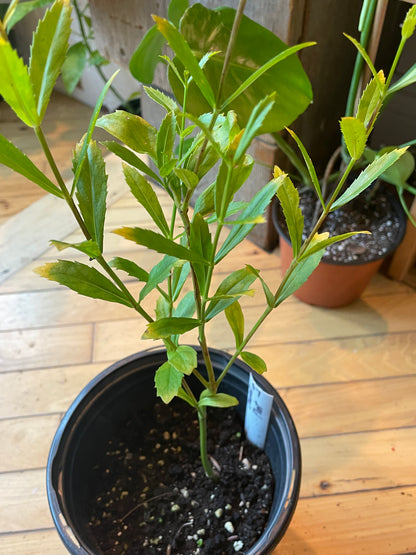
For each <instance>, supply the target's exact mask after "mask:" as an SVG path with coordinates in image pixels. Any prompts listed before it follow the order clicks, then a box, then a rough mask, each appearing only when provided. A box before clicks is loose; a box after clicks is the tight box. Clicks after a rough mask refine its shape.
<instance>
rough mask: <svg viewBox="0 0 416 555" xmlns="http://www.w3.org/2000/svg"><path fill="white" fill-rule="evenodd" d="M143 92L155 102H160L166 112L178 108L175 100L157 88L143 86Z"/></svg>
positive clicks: (174, 110)
mask: <svg viewBox="0 0 416 555" xmlns="http://www.w3.org/2000/svg"><path fill="white" fill-rule="evenodd" d="M143 88H144V91H145V93H146V94H147V96H148V97H149V98H151V99H152V100H153V101H154V102H157V104H160V106H162V107H163V108H164V109H165V110H166V111H167V112H176V111H177V110H179V106H178V105H177V104H176V102H175V101H174V100H173V98H171V97H170V96H168V95H167V94H165V93H163V92H162V91H160V90H159V89H154V88H153V87H143Z"/></svg>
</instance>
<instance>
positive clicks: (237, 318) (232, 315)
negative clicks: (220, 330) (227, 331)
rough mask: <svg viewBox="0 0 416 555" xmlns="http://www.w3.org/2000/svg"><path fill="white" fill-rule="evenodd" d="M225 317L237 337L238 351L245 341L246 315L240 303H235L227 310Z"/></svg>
mask: <svg viewBox="0 0 416 555" xmlns="http://www.w3.org/2000/svg"><path fill="white" fill-rule="evenodd" d="M225 316H226V318H227V321H228V323H229V325H230V328H231V330H232V332H233V334H234V337H235V346H236V348H237V349H238V348H239V347H240V345H241V343H242V342H243V339H244V314H243V311H242V309H241V306H240V303H239V302H238V301H235V302H233V303H232V304H230V306H227V308H226V309H225Z"/></svg>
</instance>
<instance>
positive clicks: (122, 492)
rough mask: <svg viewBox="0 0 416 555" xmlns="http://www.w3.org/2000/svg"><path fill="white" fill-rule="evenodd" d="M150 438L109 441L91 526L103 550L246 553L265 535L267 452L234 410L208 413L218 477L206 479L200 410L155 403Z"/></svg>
mask: <svg viewBox="0 0 416 555" xmlns="http://www.w3.org/2000/svg"><path fill="white" fill-rule="evenodd" d="M153 418H154V420H153V424H152V426H151V429H150V433H149V436H148V439H147V440H146V443H145V444H144V445H143V446H142V447H141V448H140V449H139V448H138V446H137V444H136V443H137V442H136V441H135V434H134V429H133V426H131V428H132V437H130V436H129V434H128V433H127V432H128V430H129V426H128V425H127V426H126V434H125V437H123V438H122V439H123V440H122V441H120V440H117V441H114V440H113V441H110V442H109V446H108V451H107V453H106V456H105V458H104V460H102V461H101V462H100V464H99V465H97V467H95V468H94V471H95V475H96V476H97V480H99V481H100V483H101V484H102V487H103V490H102V492H101V493H98V495H97V499H96V505H95V507H94V512H93V513H92V514H91V517H90V530H91V531H92V533H93V534H94V536H95V537H96V538H97V541H98V542H99V544H100V547H101V550H102V553H103V554H110V553H111V554H119V555H122V554H125V555H136V554H146V555H151V554H155V553H163V554H166V555H179V554H182V555H190V554H201V555H203V554H205V555H208V554H209V555H214V554H215V555H221V554H235V553H246V551H247V550H248V548H249V547H250V546H251V545H253V544H254V543H255V541H256V540H257V539H258V537H259V536H260V535H261V533H262V531H263V529H264V527H265V525H266V522H267V520H268V514H269V511H270V506H271V502H272V497H273V488H274V484H273V476H272V472H271V469H270V465H269V461H268V458H267V456H266V455H265V453H264V452H263V451H262V450H259V449H257V448H256V447H254V446H253V445H251V444H250V443H249V442H248V441H246V440H245V438H244V431H243V423H242V421H241V419H240V417H239V416H238V414H237V412H236V411H235V410H234V409H212V410H211V411H210V412H209V414H208V418H209V420H208V426H209V437H210V439H209V453H212V455H213V458H214V460H215V465H218V468H220V473H219V479H218V480H216V481H214V480H210V479H208V478H206V477H205V474H204V471H203V469H202V466H201V463H200V459H199V436H198V429H197V420H196V415H195V411H194V410H192V409H191V408H190V407H189V406H188V405H187V404H186V403H183V402H181V401H179V402H178V403H175V402H173V403H171V404H170V405H164V404H157V405H156V408H155V414H154V417H153Z"/></svg>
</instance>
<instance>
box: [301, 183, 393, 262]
mask: <svg viewBox="0 0 416 555" xmlns="http://www.w3.org/2000/svg"><path fill="white" fill-rule="evenodd" d="M315 199H316V196H315V194H314V192H313V191H310V190H307V191H305V192H302V194H301V200H300V206H301V210H302V213H303V216H304V219H305V229H304V236H303V239H305V238H306V237H307V235H308V234H309V232H310V231H311V227H312V218H313V213H314V210H315ZM392 203H393V197H392V195H391V194H388V193H387V192H386V191H385V190H380V189H378V190H377V193H376V194H371V191H370V192H369V194H367V195H360V196H359V197H357V198H356V199H354V200H353V201H352V202H350V203H348V204H347V205H345V206H342V207H341V208H339V209H338V210H336V211H335V212H332V213H330V214H329V216H328V218H327V219H326V222H325V223H324V225H323V226H322V227H321V229H320V232H321V233H322V232H324V231H329V234H330V236H334V235H340V234H342V233H348V232H350V231H370V232H371V235H363V234H360V235H355V236H353V237H350V238H349V239H346V240H345V241H341V242H339V243H335V244H333V245H331V246H330V247H328V248H327V249H326V250H325V253H324V256H323V257H322V260H323V261H324V262H329V263H335V264H337V263H342V264H357V263H362V262H369V261H372V260H377V259H380V258H384V257H385V256H386V255H387V254H389V253H390V252H392V250H394V249H395V248H396V247H397V245H398V241H399V238H400V235H401V230H402V227H401V223H400V220H401V218H400V217H399V210H400V208H397V207H395V206H396V205H394V206H393V204H392Z"/></svg>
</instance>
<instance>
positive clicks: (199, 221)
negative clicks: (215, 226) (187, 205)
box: [189, 212, 213, 291]
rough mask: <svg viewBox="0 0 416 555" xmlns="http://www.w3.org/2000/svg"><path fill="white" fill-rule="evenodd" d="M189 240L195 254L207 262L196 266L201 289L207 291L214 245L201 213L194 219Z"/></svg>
mask: <svg viewBox="0 0 416 555" xmlns="http://www.w3.org/2000/svg"><path fill="white" fill-rule="evenodd" d="M189 240H190V247H191V249H192V250H193V252H195V253H197V254H198V256H199V257H200V259H201V260H205V264H202V263H201V264H194V270H195V273H196V276H197V279H198V283H199V286H200V289H201V291H205V282H206V277H207V272H208V263H209V262H210V261H211V259H212V250H213V245H212V238H211V233H210V231H209V227H208V224H207V222H206V221H205V220H204V218H203V217H202V216H201V214H200V213H199V212H197V213H196V214H195V215H194V217H193V219H192V222H191V229H190V237H189Z"/></svg>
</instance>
